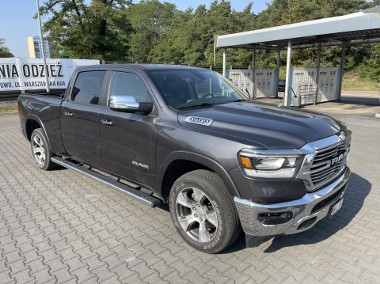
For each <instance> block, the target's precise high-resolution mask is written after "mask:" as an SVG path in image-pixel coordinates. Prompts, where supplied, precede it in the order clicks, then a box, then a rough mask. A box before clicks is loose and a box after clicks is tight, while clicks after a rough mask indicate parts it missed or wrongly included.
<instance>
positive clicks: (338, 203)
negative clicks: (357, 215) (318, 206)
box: [330, 198, 343, 218]
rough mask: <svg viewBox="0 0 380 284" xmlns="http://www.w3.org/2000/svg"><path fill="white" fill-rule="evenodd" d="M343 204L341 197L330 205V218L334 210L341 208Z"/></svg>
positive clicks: (334, 212)
mask: <svg viewBox="0 0 380 284" xmlns="http://www.w3.org/2000/svg"><path fill="white" fill-rule="evenodd" d="M342 204H343V198H341V199H339V200H338V201H337V202H336V203H335V204H334V205H332V206H331V209H330V218H331V217H332V216H334V215H335V214H336V212H338V211H339V209H340V208H342Z"/></svg>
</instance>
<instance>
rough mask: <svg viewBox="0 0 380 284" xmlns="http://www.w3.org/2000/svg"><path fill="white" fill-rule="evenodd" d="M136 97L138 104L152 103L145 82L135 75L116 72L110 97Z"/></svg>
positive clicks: (113, 76)
mask: <svg viewBox="0 0 380 284" xmlns="http://www.w3.org/2000/svg"><path fill="white" fill-rule="evenodd" d="M111 96H112V97H134V99H135V100H136V102H151V101H152V100H151V98H150V96H149V93H148V90H147V88H146V87H145V84H144V82H143V81H142V80H141V79H140V78H139V77H138V76H137V75H135V74H132V73H126V72H114V73H113V74H112V79H111V84H110V89H109V94H108V97H109V98H111Z"/></svg>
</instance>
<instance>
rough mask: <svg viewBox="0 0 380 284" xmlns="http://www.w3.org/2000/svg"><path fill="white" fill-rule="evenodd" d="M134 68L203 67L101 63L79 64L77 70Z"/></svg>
mask: <svg viewBox="0 0 380 284" xmlns="http://www.w3.org/2000/svg"><path fill="white" fill-rule="evenodd" d="M123 68H126V69H129V70H131V69H133V70H142V71H147V70H183V69H193V70H199V69H202V68H199V67H191V66H186V65H169V64H133V63H132V64H100V65H87V66H78V67H77V70H88V69H91V70H93V69H102V70H112V69H123Z"/></svg>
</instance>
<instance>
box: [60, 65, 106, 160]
mask: <svg viewBox="0 0 380 284" xmlns="http://www.w3.org/2000/svg"><path fill="white" fill-rule="evenodd" d="M105 75H106V71H104V70H91V71H82V72H80V73H79V74H78V76H77V78H76V80H75V82H74V85H73V88H72V90H71V96H70V98H66V101H64V102H63V103H62V107H61V113H60V117H61V133H62V140H63V144H64V146H65V149H66V151H67V153H68V154H69V155H70V156H72V157H74V158H75V159H77V160H79V161H82V162H84V163H87V164H90V165H94V166H99V167H100V166H101V158H100V151H99V146H100V142H99V111H100V109H101V108H102V106H101V97H102V93H103V91H104V90H103V88H104V87H103V86H104V81H105V77H106V76H105Z"/></svg>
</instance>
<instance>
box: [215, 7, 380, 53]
mask: <svg viewBox="0 0 380 284" xmlns="http://www.w3.org/2000/svg"><path fill="white" fill-rule="evenodd" d="M289 40H291V42H292V46H293V48H302V47H312V46H316V45H317V44H318V43H322V44H324V45H340V44H342V42H351V43H363V42H366V41H367V42H378V41H380V6H378V7H375V8H371V9H367V10H364V11H361V12H357V13H353V14H348V15H345V16H339V17H331V18H324V19H320V20H313V21H306V22H301V23H296V24H290V25H283V26H278V27H271V28H265V29H260V30H254V31H248V32H241V33H235V34H229V35H223V36H218V39H217V43H216V46H217V47H218V48H228V47H231V48H264V49H268V48H269V49H270V48H275V49H277V48H284V47H286V46H287V44H288V41H289Z"/></svg>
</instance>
